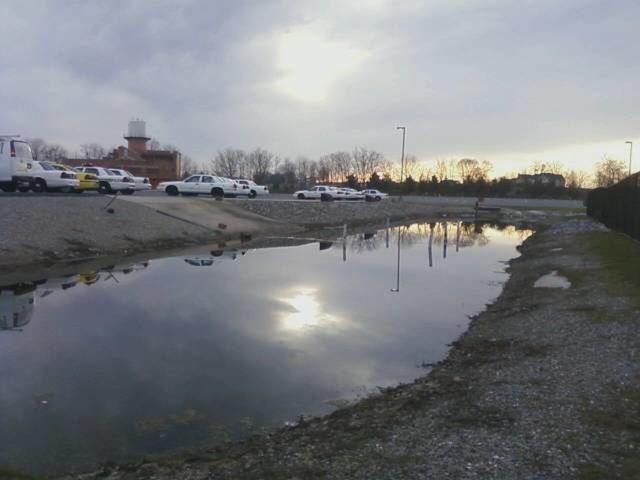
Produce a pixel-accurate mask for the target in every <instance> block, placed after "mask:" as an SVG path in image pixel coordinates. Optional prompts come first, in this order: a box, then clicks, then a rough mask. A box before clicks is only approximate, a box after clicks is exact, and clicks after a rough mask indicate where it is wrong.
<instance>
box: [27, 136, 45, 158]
mask: <svg viewBox="0 0 640 480" xmlns="http://www.w3.org/2000/svg"><path fill="white" fill-rule="evenodd" d="M26 141H27V143H28V144H29V145H31V153H32V154H33V159H34V160H38V159H40V160H42V158H41V157H42V152H43V151H44V150H45V149H46V148H47V142H45V141H44V140H43V139H41V138H27V139H26Z"/></svg>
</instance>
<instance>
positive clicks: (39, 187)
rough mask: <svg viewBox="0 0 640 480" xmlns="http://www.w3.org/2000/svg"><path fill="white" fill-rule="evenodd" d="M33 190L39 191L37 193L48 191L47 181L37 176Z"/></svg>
mask: <svg viewBox="0 0 640 480" xmlns="http://www.w3.org/2000/svg"><path fill="white" fill-rule="evenodd" d="M31 190H33V191H34V192H37V193H40V192H46V191H47V182H45V181H44V180H43V179H41V178H37V179H36V180H35V182H33V186H32V187H31Z"/></svg>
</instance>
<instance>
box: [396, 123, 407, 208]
mask: <svg viewBox="0 0 640 480" xmlns="http://www.w3.org/2000/svg"><path fill="white" fill-rule="evenodd" d="M396 130H402V157H400V200H402V187H403V184H402V182H403V177H404V142H405V139H406V137H407V127H396Z"/></svg>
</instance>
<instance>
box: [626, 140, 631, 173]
mask: <svg viewBox="0 0 640 480" xmlns="http://www.w3.org/2000/svg"><path fill="white" fill-rule="evenodd" d="M624 143H628V144H629V176H631V160H632V159H633V142H632V141H631V140H627V141H626V142H624Z"/></svg>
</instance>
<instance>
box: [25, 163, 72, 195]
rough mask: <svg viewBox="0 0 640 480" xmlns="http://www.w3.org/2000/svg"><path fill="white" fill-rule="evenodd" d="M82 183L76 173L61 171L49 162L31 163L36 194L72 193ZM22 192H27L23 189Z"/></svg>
mask: <svg viewBox="0 0 640 480" xmlns="http://www.w3.org/2000/svg"><path fill="white" fill-rule="evenodd" d="M79 184H80V182H79V181H78V177H77V174H76V173H75V172H67V171H60V170H58V169H57V168H54V167H53V165H51V164H50V163H49V162H37V161H35V160H34V161H33V162H31V182H30V184H29V188H31V190H33V191H34V192H47V191H51V192H53V191H59V192H72V191H73V190H75V189H76V188H78V185H79ZM20 190H25V189H24V188H23V187H21V188H20Z"/></svg>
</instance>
